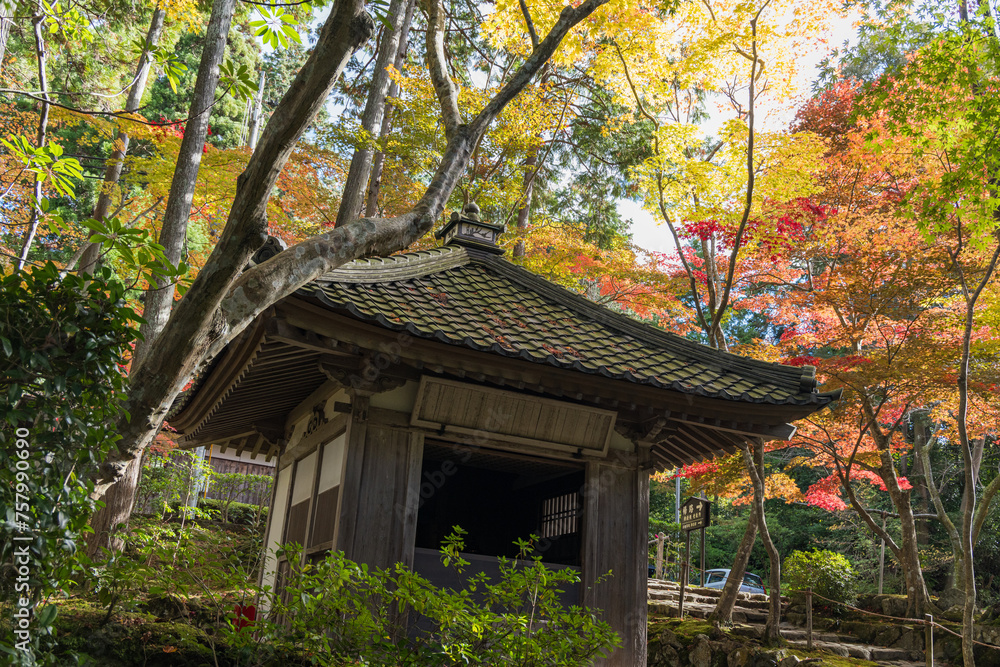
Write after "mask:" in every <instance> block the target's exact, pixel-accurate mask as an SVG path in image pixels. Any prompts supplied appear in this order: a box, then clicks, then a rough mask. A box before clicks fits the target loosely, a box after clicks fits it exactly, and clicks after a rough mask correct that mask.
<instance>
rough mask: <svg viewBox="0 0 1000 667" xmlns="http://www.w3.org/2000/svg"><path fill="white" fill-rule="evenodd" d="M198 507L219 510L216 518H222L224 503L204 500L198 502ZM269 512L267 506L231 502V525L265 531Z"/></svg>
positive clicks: (213, 499)
mask: <svg viewBox="0 0 1000 667" xmlns="http://www.w3.org/2000/svg"><path fill="white" fill-rule="evenodd" d="M198 506H199V507H201V508H203V509H206V510H210V511H211V510H217V511H218V514H217V515H216V516H218V517H219V518H220V519H221V518H222V506H223V501H221V500H216V499H215V498H204V499H202V500H201V501H199V502H198ZM267 510H268V508H267V507H266V506H261V505H250V504H247V503H237V502H231V503H230V504H229V523H237V524H240V525H243V526H250V527H251V528H255V529H263V527H264V524H266V523H267Z"/></svg>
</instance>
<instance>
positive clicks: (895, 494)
mask: <svg viewBox="0 0 1000 667" xmlns="http://www.w3.org/2000/svg"><path fill="white" fill-rule="evenodd" d="M880 455H881V457H882V470H881V476H882V479H883V480H886V488H887V489H888V491H889V497H890V498H891V499H892V504H893V505H894V506H895V507H896V512H897V513H898V514H899V530H900V536H899V553H898V554H896V556H897V558H898V559H899V564H900V565H901V566H902V567H903V574H904V576H905V580H906V615H907V617H909V618H923V615H924V614H925V613H927V612H928V609H927V604H928V603H929V602H930V596H929V595H928V593H927V584H926V582H924V574H923V569H922V568H921V566H920V545H919V544H918V542H917V526H916V521H915V520H914V518H913V508H912V506H911V505H910V492H909V491H907V490H903V489H900V488H899V484H898V482H896V479H897V478H896V474H895V473H896V470H895V467H894V466H893V460H892V454H891V453H889V451H888V449H883V450H882V451H881V452H880Z"/></svg>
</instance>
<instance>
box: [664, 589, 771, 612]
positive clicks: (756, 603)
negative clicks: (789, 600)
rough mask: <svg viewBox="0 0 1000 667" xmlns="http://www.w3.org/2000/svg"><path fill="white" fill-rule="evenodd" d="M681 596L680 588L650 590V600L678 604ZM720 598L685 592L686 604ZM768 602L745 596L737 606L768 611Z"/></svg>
mask: <svg viewBox="0 0 1000 667" xmlns="http://www.w3.org/2000/svg"><path fill="white" fill-rule="evenodd" d="M680 597H681V594H680V591H679V590H667V589H659V590H654V589H650V590H649V599H650V600H670V601H673V603H674V604H677V601H678V600H679V599H680ZM718 600H719V598H718V596H710V595H702V594H700V593H688V592H687V591H685V592H684V604H688V603H689V602H696V603H699V604H716V603H718ZM768 604H769V603H768V601H767V600H766V599H764V600H755V599H750V598H743V599H737V600H736V606H737V607H741V608H744V609H756V610H764V611H767V608H768Z"/></svg>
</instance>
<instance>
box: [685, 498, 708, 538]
mask: <svg viewBox="0 0 1000 667" xmlns="http://www.w3.org/2000/svg"><path fill="white" fill-rule="evenodd" d="M711 524H712V503H710V502H709V501H707V500H705V499H704V498H688V499H687V500H685V501H684V504H683V505H681V530H683V531H684V532H688V531H692V530H698V529H700V528H708V527H709V526H710V525H711Z"/></svg>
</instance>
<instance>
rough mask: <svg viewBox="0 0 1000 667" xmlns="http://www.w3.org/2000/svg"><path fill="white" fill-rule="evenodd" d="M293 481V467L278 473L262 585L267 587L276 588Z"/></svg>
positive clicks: (266, 543)
mask: <svg viewBox="0 0 1000 667" xmlns="http://www.w3.org/2000/svg"><path fill="white" fill-rule="evenodd" d="M291 481H292V466H288V467H286V468H284V469H283V470H280V471H279V472H278V480H277V482H276V483H275V493H274V506H273V507H272V508H271V514H270V519H271V522H270V528H269V530H268V532H267V540H265V545H266V550H267V551H266V556H265V559H264V576H263V581H262V583H263V584H264V585H265V586H271V587H272V588H273V587H274V577H275V571H276V568H277V563H278V561H277V557H276V556H275V554H274V551H275V549H277V548H278V544H279V543H280V542H281V536H282V534H283V533H284V532H285V510H286V509H287V508H288V487H289V484H290V482H291Z"/></svg>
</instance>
